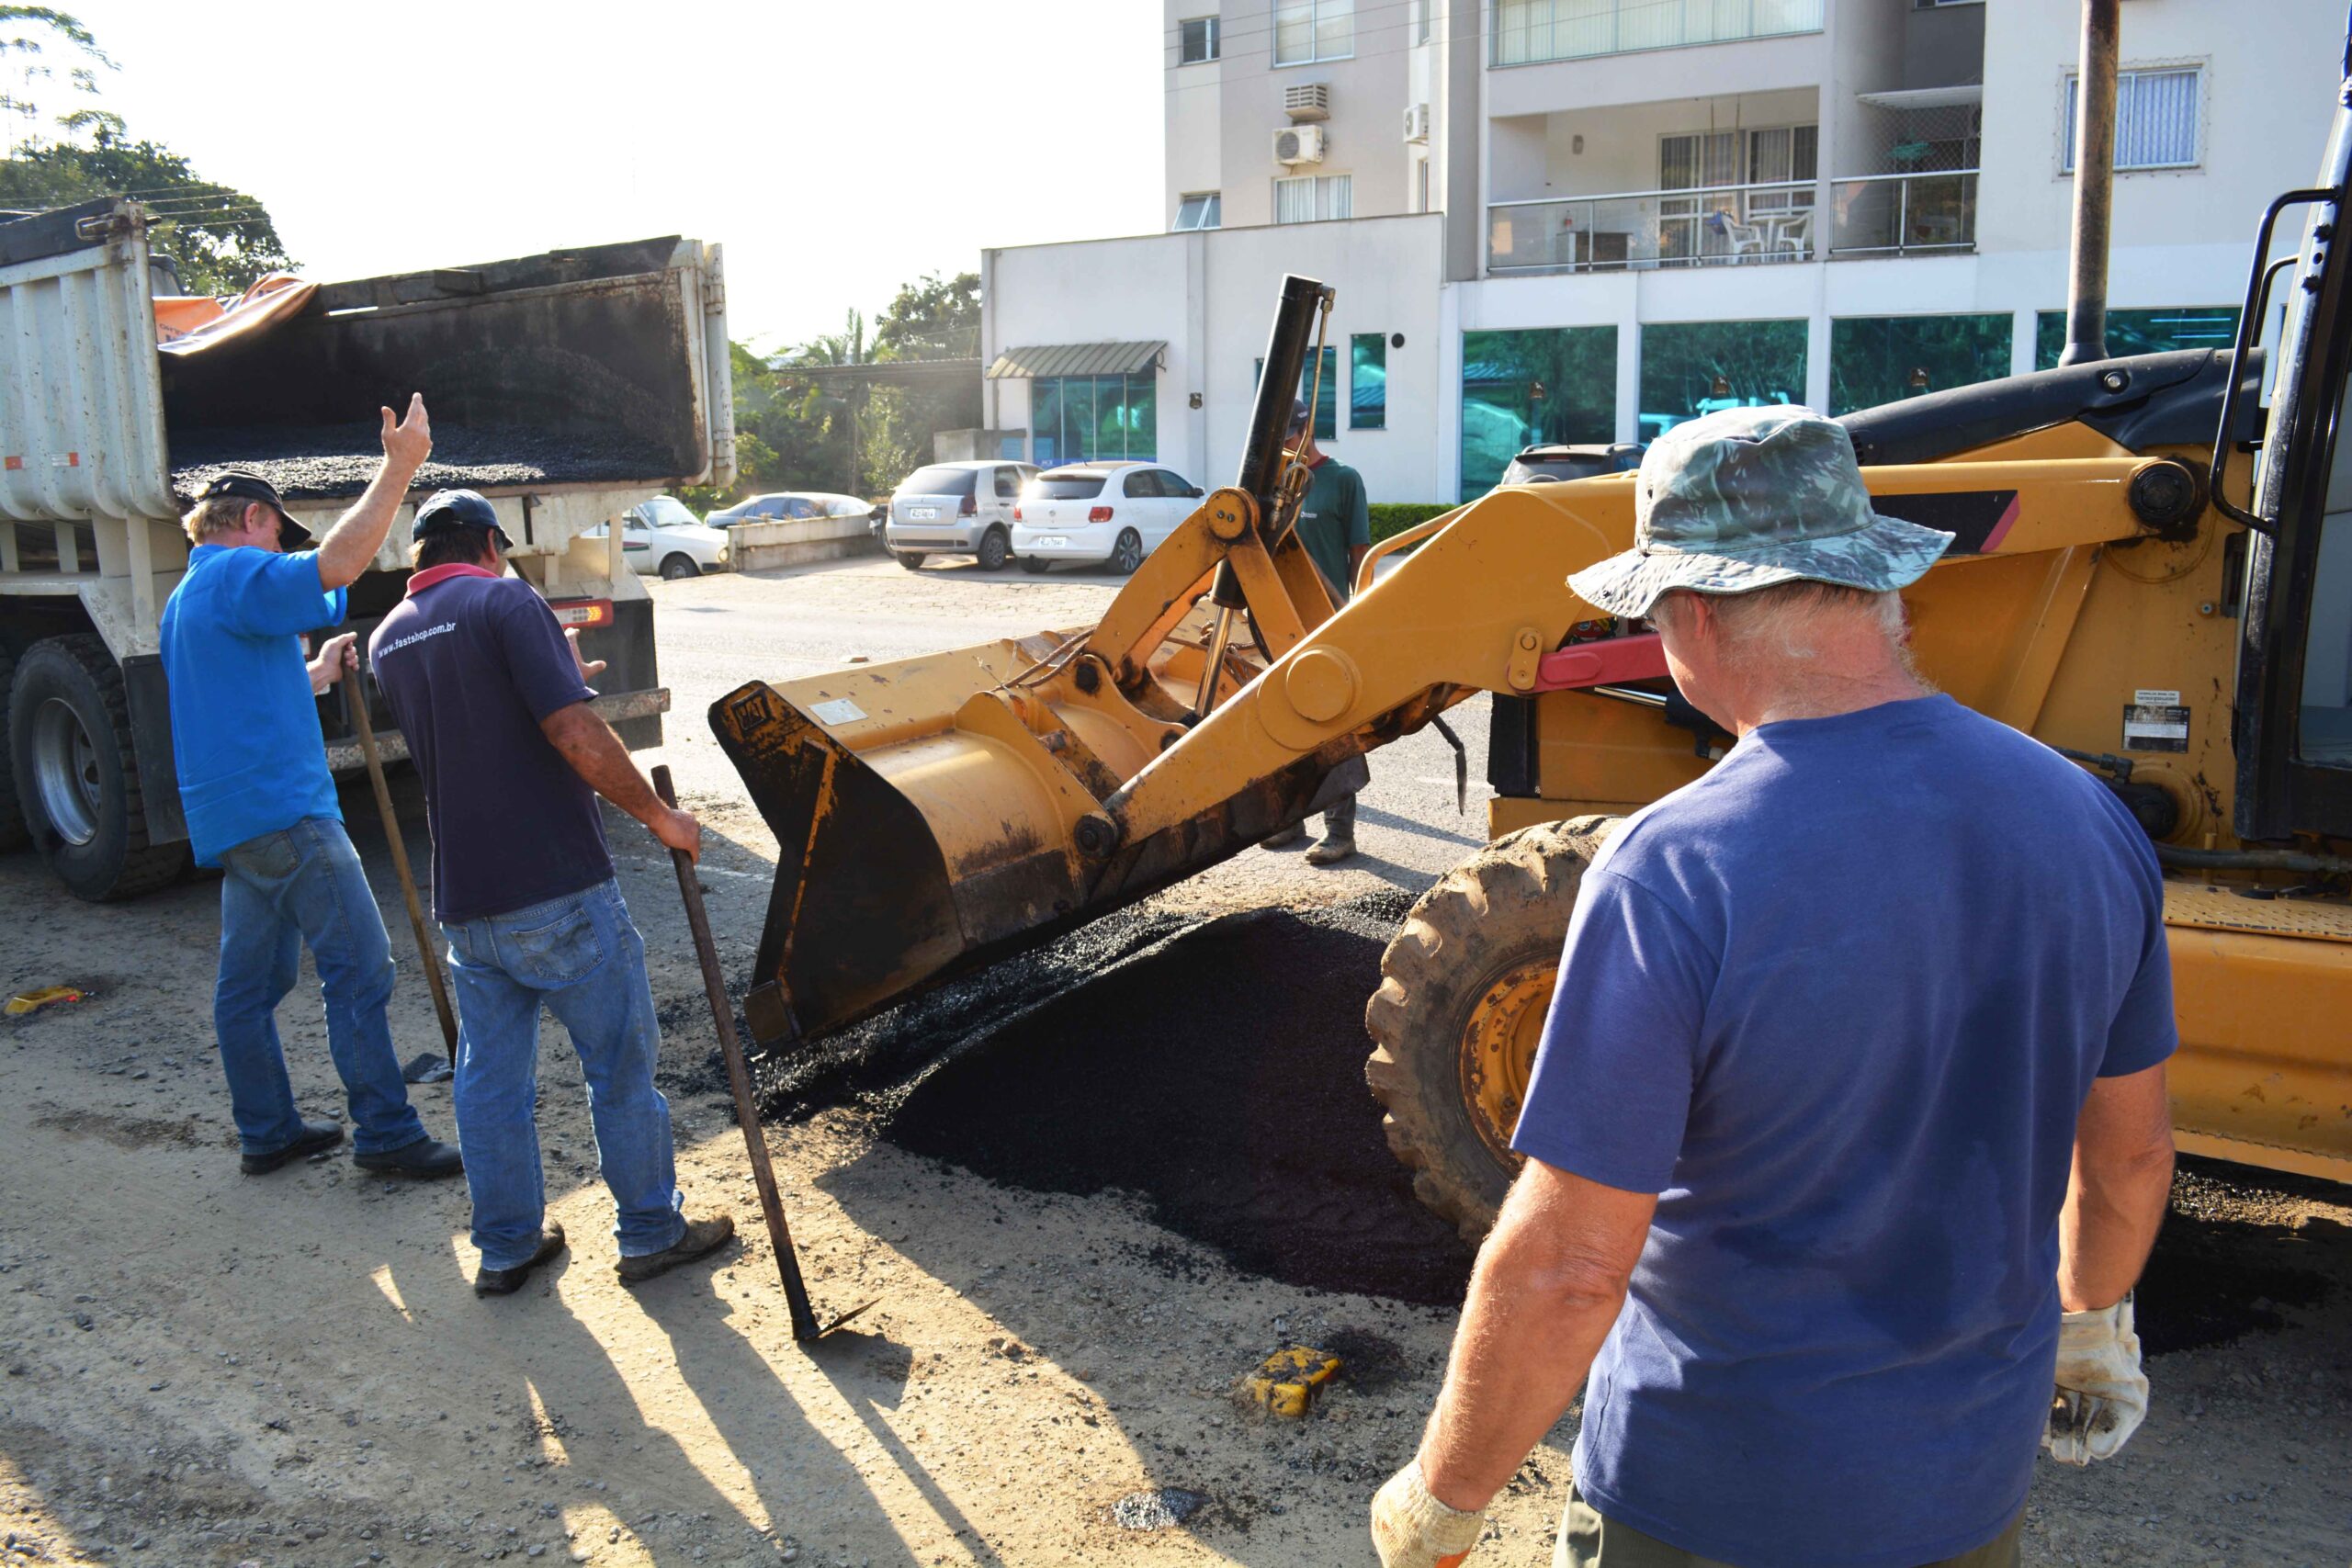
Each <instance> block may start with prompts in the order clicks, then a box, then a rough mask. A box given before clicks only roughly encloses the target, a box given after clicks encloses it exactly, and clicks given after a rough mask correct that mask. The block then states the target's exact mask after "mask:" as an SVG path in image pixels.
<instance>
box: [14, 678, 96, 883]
mask: <svg viewBox="0 0 2352 1568" xmlns="http://www.w3.org/2000/svg"><path fill="white" fill-rule="evenodd" d="M32 741H33V746H32V752H33V759H32V761H33V790H34V792H35V794H36V795H39V797H40V809H41V815H42V816H44V817H46V818H48V819H49V825H50V826H51V828H53V829H56V832H57V836H58V837H59V838H61V839H63V840H65V841H66V842H67V843H69V844H72V845H73V846H74V847H75V848H76V849H79V848H80V847H81V846H83V845H84V844H86V843H88V842H89V841H90V840H93V839H95V838H96V837H97V836H98V814H99V812H100V810H101V809H102V807H103V802H104V799H105V796H104V795H103V794H102V793H101V791H100V789H99V787H98V749H97V747H96V745H95V744H94V743H93V742H92V741H91V739H90V732H89V730H87V729H86V728H84V727H83V724H82V716H81V715H80V714H77V713H75V712H74V709H73V707H72V706H71V705H69V704H66V703H63V702H60V701H59V700H58V699H57V698H55V697H51V699H50V700H49V701H47V702H45V703H43V704H41V705H40V712H39V713H37V714H35V715H34V716H33V734H32Z"/></svg>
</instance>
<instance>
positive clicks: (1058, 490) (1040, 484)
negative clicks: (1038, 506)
mask: <svg viewBox="0 0 2352 1568" xmlns="http://www.w3.org/2000/svg"><path fill="white" fill-rule="evenodd" d="M1021 493H1022V495H1023V498H1025V499H1027V500H1030V501H1092V500H1093V499H1094V498H1095V497H1096V496H1098V495H1101V494H1102V493H1103V476H1102V475H1101V474H1097V473H1090V472H1087V471H1086V470H1084V469H1078V470H1075V471H1072V472H1069V473H1060V474H1040V475H1038V476H1037V477H1036V478H1035V479H1031V480H1030V481H1029V488H1028V489H1027V490H1025V491H1022V492H1021Z"/></svg>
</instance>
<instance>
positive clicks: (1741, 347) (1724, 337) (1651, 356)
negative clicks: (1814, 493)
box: [1547, 321, 1805, 441]
mask: <svg viewBox="0 0 2352 1568" xmlns="http://www.w3.org/2000/svg"><path fill="white" fill-rule="evenodd" d="M1804 339H1805V323H1804V322H1803V321H1672V322H1665V323H1661V324H1659V325H1657V326H1645V327H1644V328H1643V329H1642V378H1641V388H1642V406H1641V416H1640V438H1641V439H1642V440H1644V441H1655V440H1657V438H1658V437H1659V436H1660V435H1663V434H1665V433H1666V432H1668V431H1669V430H1671V429H1673V428H1674V427H1675V426H1676V425H1678V424H1680V423H1682V422H1683V421H1684V420H1686V419H1696V418H1698V417H1699V416H1700V415H1701V414H1702V413H1713V412H1715V411H1716V410H1717V409H1736V408H1760V407H1763V406H1765V405H1767V404H1770V403H1794V402H1802V401H1804V371H1805V352H1804ZM1612 374H1613V368H1612ZM1547 439H1552V438H1550V437H1547ZM1563 439H1565V438H1563ZM1579 439H1582V440H1587V441H1593V440H1606V439H1607V437H1606V436H1590V435H1588V436H1583V437H1580V438H1579Z"/></svg>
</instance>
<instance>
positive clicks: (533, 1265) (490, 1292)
mask: <svg viewBox="0 0 2352 1568" xmlns="http://www.w3.org/2000/svg"><path fill="white" fill-rule="evenodd" d="M562 1251H563V1227H562V1226H561V1225H560V1224H556V1223H555V1222H554V1221H553V1220H549V1221H548V1223H547V1224H544V1225H541V1226H540V1227H539V1245H538V1248H537V1251H535V1252H533V1253H532V1254H531V1256H530V1257H528V1258H525V1259H524V1260H523V1261H522V1262H520V1263H517V1264H516V1265H515V1267H514V1268H512V1269H475V1270H474V1294H476V1295H478V1296H511V1295H513V1294H514V1293H515V1292H517V1291H519V1290H521V1289H522V1288H523V1281H524V1280H527V1279H529V1278H530V1277H531V1270H533V1269H537V1267H538V1266H539V1265H540V1264H542V1263H545V1262H546V1261H548V1259H549V1258H554V1257H556V1256H557V1255H559V1254H560V1253H561V1252H562Z"/></svg>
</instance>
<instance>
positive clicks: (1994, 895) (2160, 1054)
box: [1373, 408, 2176, 1568]
mask: <svg viewBox="0 0 2352 1568" xmlns="http://www.w3.org/2000/svg"><path fill="white" fill-rule="evenodd" d="M1634 539H1635V543H1634V548H1633V549H1631V550H1629V551H1627V552H1625V553H1624V554H1623V555H1619V556H1616V557H1613V558H1611V559H1608V560H1605V561H1602V562H1600V563H1599V564H1597V565H1595V566H1593V567H1590V568H1589V569H1588V570H1584V571H1581V572H1579V573H1577V575H1576V576H1574V577H1572V578H1571V579H1569V585H1570V587H1572V588H1573V589H1574V590H1575V591H1576V592H1577V596H1578V597H1580V598H1582V599H1585V600H1587V601H1589V603H1591V604H1594V605H1596V606H1598V607H1599V608H1600V609H1601V610H1603V611H1605V612H1608V613H1610V614H1611V615H1618V616H1622V617H1627V618H1634V617H1644V616H1645V617H1647V618H1648V619H1649V621H1650V622H1651V623H1652V624H1653V625H1654V626H1656V627H1657V631H1658V633H1659V635H1660V637H1661V640H1662V641H1663V643H1664V645H1665V652H1666V660H1667V664H1668V669H1669V670H1670V671H1672V673H1673V675H1674V678H1675V681H1676V682H1677V683H1678V684H1679V686H1680V688H1681V690H1682V693H1683V694H1684V695H1685V696H1686V697H1688V698H1689V699H1690V700H1691V702H1692V703H1693V704H1694V705H1697V706H1698V707H1699V708H1701V709H1702V711H1704V712H1705V713H1707V714H1708V715H1709V716H1711V717H1713V719H1714V720H1715V721H1716V722H1717V723H1719V724H1721V725H1722V726H1723V727H1724V729H1725V730H1727V731H1728V732H1730V733H1732V734H1734V735H1736V737H1737V738H1738V739H1737V741H1736V744H1734V745H1733V746H1732V747H1731V749H1730V750H1729V751H1728V752H1727V753H1726V754H1725V755H1724V759H1723V761H1721V762H1719V763H1718V764H1716V766H1715V767H1714V768H1713V770H1712V771H1711V772H1710V773H1707V774H1706V775H1705V776H1704V777H1703V778H1702V779H1700V780H1699V781H1698V782H1696V783H1694V784H1691V785H1689V786H1687V787H1685V788H1683V789H1680V790H1677V791H1676V792H1675V793H1673V794H1672V795H1668V796H1666V797H1665V798H1664V799H1662V800H1660V801H1658V802H1657V803H1656V804H1655V805H1653V806H1651V807H1648V808H1647V809H1646V810H1644V811H1640V812H1637V813H1635V814H1634V816H1633V817H1631V818H1627V819H1626V820H1625V822H1624V823H1623V826H1622V827H1620V828H1619V829H1617V831H1616V832H1615V834H1614V835H1613V836H1612V837H1611V839H1610V840H1609V841H1608V843H1607V845H1606V847H1605V848H1603V849H1602V850H1601V852H1600V854H1599V855H1598V856H1597V857H1596V858H1595V859H1594V862H1593V863H1592V865H1591V867H1590V868H1589V870H1588V871H1587V872H1586V874H1585V875H1584V878H1583V882H1582V886H1581V888H1580V890H1579V892H1578V894H1577V906H1576V910H1575V913H1574V915H1573V916H1572V917H1571V919H1570V921H1569V926H1568V938H1567V946H1566V953H1565V954H1564V955H1563V959H1562V963H1561V969H1560V977H1559V984H1558V988H1557V990H1556V991H1555V995H1554V998H1553V1003H1552V1010H1551V1015H1550V1017H1549V1018H1548V1019H1547V1020H1546V1021H1545V1024H1544V1040H1543V1044H1542V1046H1541V1049H1540V1050H1539V1052H1538V1054H1537V1056H1536V1061H1535V1067H1534V1072H1533V1075H1532V1078H1531V1080H1530V1082H1529V1085H1528V1088H1527V1091H1526V1095H1525V1097H1524V1105H1523V1109H1522V1111H1521V1116H1520V1120H1519V1124H1518V1128H1517V1131H1516V1132H1515V1134H1513V1138H1512V1144H1513V1146H1514V1147H1515V1148H1516V1149H1517V1150H1518V1151H1519V1152H1520V1153H1521V1154H1522V1155H1524V1156H1527V1158H1526V1165H1525V1167H1524V1168H1523V1169H1522V1171H1521V1175H1520V1177H1519V1179H1517V1181H1516V1182H1514V1184H1513V1185H1512V1188H1511V1190H1510V1196H1509V1197H1508V1198H1507V1199H1506V1200H1505V1201H1504V1203H1503V1206H1502V1210H1501V1213H1500V1214H1499V1215H1498V1218H1497V1220H1496V1224H1495V1229H1494V1232H1493V1234H1492V1235H1489V1236H1488V1237H1487V1243H1486V1246H1485V1247H1484V1249H1483V1250H1482V1251H1481V1253H1480V1255H1479V1258H1478V1265H1477V1269H1476V1272H1475V1274H1474V1275H1473V1277H1472V1280H1471V1285H1470V1292H1469V1299H1468V1301H1467V1302H1466V1303H1465V1304H1464V1310H1463V1320H1462V1327H1461V1330H1460V1333H1459V1334H1458V1335H1457V1337H1456V1339H1455V1344H1454V1349H1453V1364H1452V1367H1451V1369H1450V1371H1449V1373H1448V1376H1447V1380H1446V1385H1445V1388H1444V1390H1443V1392H1442V1393H1441V1394H1440V1396H1439V1400H1438V1406H1437V1410H1436V1413H1435V1414H1434V1415H1433V1416H1432V1417H1431V1418H1430V1426H1429V1429H1428V1431H1427V1432H1426V1433H1425V1434H1424V1436H1423V1438H1422V1440H1421V1446H1420V1450H1419V1454H1418V1455H1417V1456H1416V1457H1415V1459H1414V1461H1413V1462H1412V1463H1411V1464H1409V1465H1408V1466H1407V1467H1406V1468H1405V1470H1404V1471H1403V1472H1400V1473H1399V1474H1398V1475H1397V1477H1396V1478H1395V1479H1394V1480H1392V1481H1390V1482H1389V1483H1388V1484H1387V1485H1385V1486H1384V1487H1383V1488H1382V1489H1381V1492H1380V1495H1378V1496H1377V1497H1375V1498H1374V1504H1373V1538H1374V1542H1375V1544H1376V1545H1377V1546H1378V1547H1379V1549H1380V1552H1381V1559H1382V1562H1384V1563H1385V1564H1386V1565H1387V1568H1408V1565H1411V1568H1426V1565H1430V1564H1436V1563H1441V1562H1459V1561H1460V1560H1461V1558H1462V1557H1463V1556H1465V1555H1467V1554H1468V1552H1469V1551H1470V1549H1471V1548H1472V1547H1473V1546H1474V1545H1475V1544H1476V1541H1477V1540H1478V1538H1479V1535H1480V1532H1481V1530H1482V1529H1483V1526H1484V1509H1485V1508H1486V1506H1487V1502H1488V1501H1489V1500H1490V1499H1491V1498H1492V1497H1493V1496H1494V1495H1496V1494H1497V1493H1498V1492H1499V1491H1500V1490H1501V1488H1502V1487H1503V1485H1504V1484H1505V1483H1507V1482H1509V1481H1510V1479H1511V1477H1512V1476H1513V1475H1514V1474H1516V1473H1517V1472H1518V1471H1519V1468H1520V1465H1521V1462H1522V1461H1524V1460H1525V1458H1526V1456H1527V1453H1528V1450H1530V1449H1532V1447H1533V1446H1534V1445H1535V1444H1536V1443H1537V1442H1539V1441H1540V1440H1542V1438H1543V1437H1544V1433H1545V1432H1547V1431H1548V1430H1550V1429H1551V1427H1552V1425H1553V1423H1554V1422H1555V1421H1556V1420H1557V1419H1558V1418H1559V1416H1560V1415H1561V1413H1562V1412H1563V1411H1564V1410H1565V1409H1566V1407H1567V1405H1568V1404H1569V1402H1570V1401H1571V1400H1572V1399H1573V1398H1574V1397H1575V1395H1576V1394H1577V1390H1578V1388H1579V1386H1580V1385H1581V1386H1582V1387H1583V1390H1584V1410H1583V1417H1582V1427H1581V1430H1580V1433H1579V1436H1578V1438H1577V1446H1576V1454H1575V1460H1574V1467H1573V1468H1574V1475H1575V1483H1574V1485H1573V1487H1572V1489H1571V1490H1570V1492H1569V1495H1568V1499H1567V1505H1566V1515H1565V1517H1564V1518H1563V1519H1562V1522H1561V1528H1560V1534H1559V1540H1558V1545H1557V1548H1556V1551H1555V1558H1554V1561H1555V1564H1604V1563H1605V1564H1606V1565H1607V1568H1624V1565H1668V1564H1670V1565H1679V1568H1703V1565H1706V1564H1721V1563H1737V1564H1741V1565H1743V1568H1776V1565H1788V1568H1795V1565H1799V1564H1802V1565H1804V1568H1917V1565H1918V1564H1922V1563H1965V1564H1972V1565H1975V1564H1982V1565H1988V1568H1989V1565H1992V1564H2007V1563H2015V1562H2018V1526H2019V1522H2020V1519H2021V1517H2022V1514H2023V1510H2024V1506H2025V1499H2026V1493H2027V1489H2028V1487H2029V1485H2030V1483H2031V1481H2032V1478H2033V1458H2034V1452H2035V1449H2036V1446H2037V1444H2039V1445H2041V1446H2043V1447H2047V1448H2049V1449H2050V1450H2051V1451H2052V1456H2053V1457H2054V1458H2056V1459H2059V1460H2062V1461H2066V1462H2070V1463H2074V1464H2084V1463H2086V1462H2088V1461H2091V1460H2098V1459H2107V1458H2110V1457H2112V1456H2113V1455H2114V1454H2115V1452H2116V1451H2117V1450H2119V1449H2120V1448H2121V1447H2122V1445H2123V1442H2124V1440H2125V1439H2126V1438H2128V1437H2129V1436H2130V1435H2131V1431H2132V1430H2133V1428H2134V1427H2137V1426H2138V1425H2139V1422H2140V1419H2141V1417H2142V1416H2143V1414H2144V1413H2145V1411H2146V1408H2147V1399H2148V1383H2147V1380H2146V1379H2145V1377H2143V1375H2142V1374H2141V1371H2140V1366H2139V1341H2138V1339H2137V1337H2135V1336H2134V1334H2133V1332H2132V1324H2131V1296H2130V1290H2131V1284H2132V1282H2133V1280H2135V1279H2136V1278H2137V1276H2138V1274H2139V1271H2140V1268H2141V1266H2142V1264H2143V1262H2145V1260H2146V1258H2147V1254H2148V1248H2149V1247H2150V1245H2151V1244H2152V1243H2153V1241H2154V1236H2155V1230H2156V1225H2157V1224H2158V1222H2159V1221H2160V1220H2161V1218H2162V1217H2163V1214H2164V1210H2165V1200H2166V1196H2167V1193H2168V1190H2169V1187H2170V1177H2171V1168H2172V1134H2171V1127H2170V1122H2169V1118H2168V1115H2167V1111H2166V1104H2165V1081H2164V1079H2165V1068H2164V1062H2165V1058H2166V1057H2167V1056H2169V1055H2171V1053H2172V1050H2173V1047H2174V1045H2175V1043H2176V1042H2175V1036H2174V1026H2173V1013H2172V983H2171V972H2170V969H2169V967H2168V964H2167V959H2166V953H2165V934H2164V923H2163V890H2162V883H2161V879H2160V876H2159V874H2158V870H2157V865H2156V860H2155V856H2154V852H2153V851H2152V850H2151V848H2150V846H2149V843H2148V840H2147V836H2146V835H2145V834H2144V833H2143V832H2142V831H2141V830H2140V828H2139V826H2138V824H2137V823H2136V822H2135V821H2134V820H2133V819H2132V818H2131V816H2130V814H2129V813H2128V812H2126V811H2125V810H2124V809H2123V807H2121V806H2120V805H2119V804H2118V803H2117V801H2116V799H2115V797H2114V796H2113V795H2111V794H2110V793H2109V791H2108V790H2107V789H2106V788H2105V787H2104V786H2103V785H2101V784H2098V782H2097V781H2095V780H2094V779H2092V778H2091V777H2090V775H2089V774H2087V773H2085V772H2084V771H2082V770H2081V769H2079V768H2077V767H2075V766H2074V765H2073V764H2071V763H2069V762H2068V761H2065V760H2064V758H2062V757H2060V756H2059V755H2058V754H2057V753H2055V752H2053V751H2051V750H2048V749H2046V748H2044V747H2042V746H2041V745H2040V744H2039V743H2037V742H2036V741H2034V740H2032V739H2029V738H2028V737H2026V736H2023V735H2021V734H2019V733H2018V732H2017V731H2016V730H2013V729H2010V728H2007V726H2005V725H2002V724H1999V723H1997V722H1996V721H1994V720H1992V719H1989V718H1986V717H1985V716H1981V715H1979V714H1976V713H1973V712H1972V711H1970V710H1969V709H1967V708H1964V707H1962V706H1961V705H1958V704H1957V703H1954V702H1953V701H1952V700H1951V698H1949V697H1946V696H1942V695H1940V694H1937V693H1935V692H1934V691H1933V690H1932V689H1931V688H1929V687H1928V685H1927V683H1926V682H1923V681H1922V680H1921V679H1920V678H1919V676H1918V674H1917V672H1916V671H1914V670H1913V668H1912V666H1911V662H1910V659H1909V655H1908V650H1907V648H1906V632H1905V618H1904V611H1903V605H1902V602H1901V600H1900V599H1899V598H1898V597H1897V592H1896V591H1897V590H1900V589H1902V588H1904V587H1905V586H1907V585H1908V584H1910V583H1912V582H1914V581H1917V579H1918V578H1919V577H1920V576H1922V575H1923V574H1924V573H1925V572H1926V571H1927V570H1928V567H1929V566H1930V565H1932V564H1933V563H1934V561H1935V560H1936V558H1938V557H1939V555H1940V554H1941V553H1942V552H1943V550H1944V548H1945V547H1947V546H1948V545H1949V544H1950V543H1951V539H1950V536H1947V535H1943V534H1939V533H1937V532H1935V531H1933V530H1931V529H1927V528H1921V527H1917V526H1916V525H1911V524H1908V523H1905V522H1903V521H1901V520H1900V519H1897V518H1891V517H1886V516H1883V515H1880V514H1878V513H1874V512H1873V511H1872V510H1871V504H1870V497H1869V493H1868V491H1867V490H1866V489H1865V487H1864V485H1863V483H1862V479H1861V472H1860V468H1858V467H1857V466H1856V463H1855V460H1854V452H1853V446H1852V444H1851V442H1850V441H1849V439H1848V437H1847V435H1846V433H1845V431H1844V429H1843V428H1842V427H1841V426H1839V425H1838V424H1836V423H1832V422H1830V421H1828V420H1826V419H1823V418H1821V417H1820V416H1819V415H1816V414H1814V413H1811V412H1807V411H1805V410H1804V409H1795V408H1769V409H1738V410H1734V411H1731V412H1725V413H1722V414H1716V415H1713V416H1710V417H1708V418H1706V419H1702V420H1696V421H1692V422H1691V423H1687V424H1684V425H1680V426H1678V427H1677V428H1675V429H1674V430H1672V431H1670V432H1669V433H1668V434H1667V435H1666V436H1665V437H1663V438H1662V439H1661V440H1659V441H1658V442H1657V444H1656V445H1655V446H1652V447H1651V448H1650V451H1649V453H1648V455H1647V457H1645V459H1644V461H1643V464H1642V470H1641V474H1640V477H1639V479H1638V481H1637V488H1636V491H1635V500H1634ZM2070 1168H2071V1173H2072V1174H2071V1179H2070V1175H2069V1172H2070ZM1588 1373H1589V1381H1588ZM2053 1390H2054V1395H2053Z"/></svg>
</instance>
